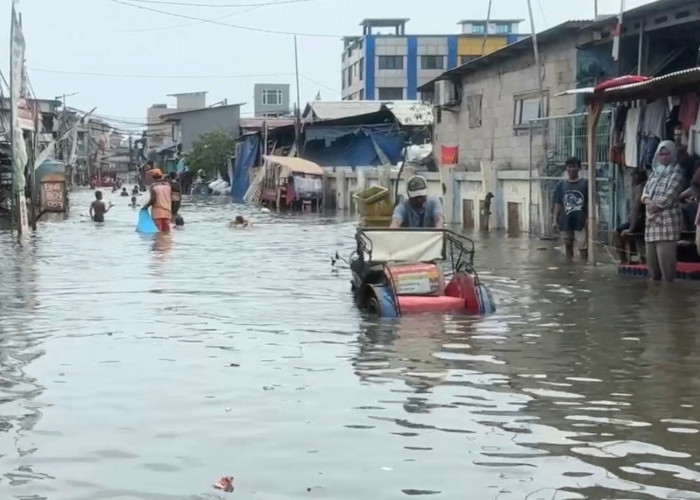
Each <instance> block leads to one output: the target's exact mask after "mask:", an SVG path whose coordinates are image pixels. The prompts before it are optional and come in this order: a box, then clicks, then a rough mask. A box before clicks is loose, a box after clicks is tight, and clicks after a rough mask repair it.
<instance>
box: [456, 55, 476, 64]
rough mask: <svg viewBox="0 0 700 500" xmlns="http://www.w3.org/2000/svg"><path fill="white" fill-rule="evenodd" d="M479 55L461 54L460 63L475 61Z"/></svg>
mask: <svg viewBox="0 0 700 500" xmlns="http://www.w3.org/2000/svg"><path fill="white" fill-rule="evenodd" d="M478 57H479V56H459V64H467V63H468V62H470V61H473V60H474V59H477V58H478Z"/></svg>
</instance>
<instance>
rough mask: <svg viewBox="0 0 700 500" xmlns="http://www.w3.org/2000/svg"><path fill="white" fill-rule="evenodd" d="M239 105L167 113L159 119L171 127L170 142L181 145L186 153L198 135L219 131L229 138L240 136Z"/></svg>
mask: <svg viewBox="0 0 700 500" xmlns="http://www.w3.org/2000/svg"><path fill="white" fill-rule="evenodd" d="M240 116H241V104H229V105H224V106H217V107H210V108H203V109H191V110H188V111H177V112H175V113H168V114H167V115H163V116H162V117H161V119H162V120H164V121H165V122H167V123H170V124H171V125H172V129H171V132H172V134H171V140H172V141H173V142H177V143H180V144H181V145H182V151H183V152H187V151H188V150H190V149H191V148H192V144H193V143H194V141H195V140H197V139H198V138H199V136H200V135H202V134H206V133H208V132H214V131H217V130H221V131H224V132H226V133H227V134H229V135H230V136H231V137H238V136H239V135H240Z"/></svg>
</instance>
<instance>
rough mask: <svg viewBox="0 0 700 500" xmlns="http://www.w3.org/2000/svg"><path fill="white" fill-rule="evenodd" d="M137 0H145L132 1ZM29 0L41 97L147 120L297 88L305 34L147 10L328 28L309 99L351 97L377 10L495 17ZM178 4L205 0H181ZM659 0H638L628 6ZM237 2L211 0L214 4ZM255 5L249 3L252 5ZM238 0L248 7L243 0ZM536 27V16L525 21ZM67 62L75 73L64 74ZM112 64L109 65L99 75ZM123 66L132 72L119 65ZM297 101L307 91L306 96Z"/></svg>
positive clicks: (543, 9) (382, 5)
mask: <svg viewBox="0 0 700 500" xmlns="http://www.w3.org/2000/svg"><path fill="white" fill-rule="evenodd" d="M122 1H123V2H124V3H130V4H132V5H137V6H139V7H142V8H137V7H134V6H129V5H124V3H118V2H122ZM274 1H286V2H290V0H118V1H117V0H21V1H20V3H19V10H20V12H21V13H22V22H23V29H24V34H25V38H26V41H27V52H26V56H27V66H28V68H29V77H30V80H31V82H32V86H33V88H34V91H35V92H36V94H37V96H38V97H41V98H53V97H55V96H58V95H61V94H63V93H66V94H71V93H74V92H78V94H77V95H75V96H73V97H69V98H68V99H67V101H68V105H69V106H75V107H78V108H82V109H90V108H92V107H94V106H97V107H98V110H97V113H100V114H102V115H109V116H117V117H124V118H125V119H129V120H133V121H134V122H135V124H136V123H137V122H139V121H141V122H142V121H144V120H145V113H146V108H147V107H148V106H150V105H151V104H153V103H167V104H169V105H174V98H171V97H167V94H171V93H175V92H188V91H199V90H207V91H209V95H208V100H207V101H208V104H213V103H215V102H217V101H221V100H223V99H228V101H229V103H234V102H246V103H248V105H247V106H245V107H244V109H243V113H244V114H246V113H248V114H252V102H253V84H254V83H255V82H263V83H270V82H282V83H290V84H292V95H293V96H294V95H295V87H294V44H293V38H292V36H291V35H288V34H274V33H265V32H260V31H253V30H245V29H241V28H234V27H232V26H222V25H216V24H212V23H206V22H201V21H196V20H192V19H186V18H182V17H175V16H171V15H167V14H163V13H158V12H152V11H148V10H144V8H151V9H157V10H161V11H167V12H171V13H175V14H178V15H181V16H190V17H195V18H203V19H210V20H211V19H213V20H217V21H218V22H220V23H229V24H234V25H239V26H246V27H252V28H256V29H263V30H271V31H283V32H297V33H305V34H320V35H328V36H301V35H300V36H299V37H298V44H299V72H300V74H301V79H300V87H301V101H302V102H306V101H308V100H311V99H313V98H314V96H315V95H316V93H317V92H318V91H320V92H321V96H322V98H323V99H325V100H332V99H339V98H340V74H341V69H340V64H341V52H342V41H341V40H340V37H341V36H345V35H359V34H360V33H361V28H360V27H359V26H358V24H359V22H360V21H361V20H362V19H364V18H367V17H406V18H410V19H411V20H410V21H409V23H408V24H407V27H406V31H407V33H409V34H422V33H433V34H436V33H457V32H458V29H459V26H458V25H457V24H456V23H457V21H459V20H460V19H465V18H485V17H486V12H487V7H488V0H432V1H425V0H294V1H295V3H285V4H279V5H268V6H257V7H251V6H250V5H251V4H260V3H265V2H274ZM176 3H190V4H197V6H187V5H174V4H176ZM645 3H649V0H626V8H628V9H629V8H633V7H637V6H639V5H642V4H645ZM11 4H12V0H0V5H1V6H2V9H1V10H0V12H1V13H4V15H5V16H6V17H5V21H2V22H1V23H0V26H3V28H2V29H0V43H1V44H2V47H4V48H3V49H1V50H0V54H7V55H5V56H3V57H0V62H1V63H2V64H1V66H0V68H1V69H2V72H3V75H4V76H5V79H8V80H9V72H8V65H7V57H8V56H9V28H10V12H11ZM222 4H223V5H227V6H228V7H206V6H205V5H222ZM242 4H247V5H248V6H246V7H240V5H242ZM598 4H599V11H600V13H616V12H617V11H618V10H619V6H620V2H619V0H598ZM231 5H238V6H239V7H231ZM532 5H533V10H534V16H535V23H536V27H537V30H538V31H540V30H542V29H546V28H549V27H552V26H555V25H556V24H559V23H561V22H563V21H566V20H568V19H587V18H591V17H592V16H593V5H594V0H532ZM491 17H492V18H493V19H496V18H499V17H507V18H513V17H516V18H523V19H527V18H528V15H527V1H526V0H493V12H492V15H491ZM521 31H529V23H527V22H526V23H523V24H521ZM60 72H64V73H60ZM87 73H100V74H104V75H107V76H98V75H90V74H87ZM118 75H122V76H118ZM292 100H295V99H294V98H293V99H292Z"/></svg>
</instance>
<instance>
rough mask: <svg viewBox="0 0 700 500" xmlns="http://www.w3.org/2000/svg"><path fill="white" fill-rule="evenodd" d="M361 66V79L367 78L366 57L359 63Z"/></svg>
mask: <svg viewBox="0 0 700 500" xmlns="http://www.w3.org/2000/svg"><path fill="white" fill-rule="evenodd" d="M358 64H359V67H360V81H362V80H364V79H365V59H364V57H363V58H362V59H360V62H359V63H358Z"/></svg>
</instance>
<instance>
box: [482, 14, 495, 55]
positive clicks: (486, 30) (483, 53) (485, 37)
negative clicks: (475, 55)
mask: <svg viewBox="0 0 700 500" xmlns="http://www.w3.org/2000/svg"><path fill="white" fill-rule="evenodd" d="M492 4H493V0H489V9H488V11H487V12H486V29H485V30H484V40H483V41H482V42H481V57H484V56H485V55H486V39H487V38H488V36H489V23H490V22H491V5H492Z"/></svg>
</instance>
